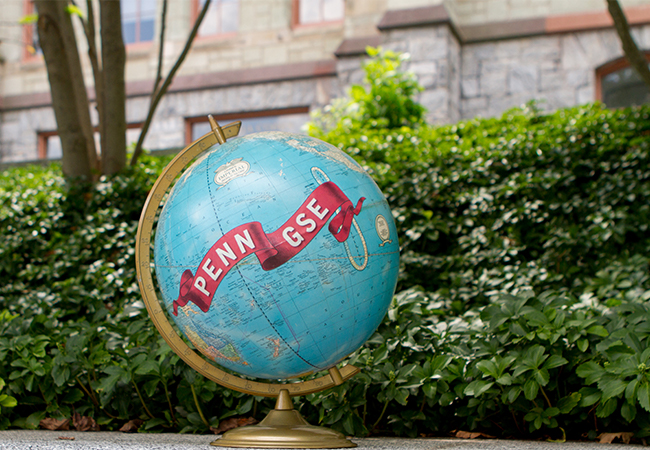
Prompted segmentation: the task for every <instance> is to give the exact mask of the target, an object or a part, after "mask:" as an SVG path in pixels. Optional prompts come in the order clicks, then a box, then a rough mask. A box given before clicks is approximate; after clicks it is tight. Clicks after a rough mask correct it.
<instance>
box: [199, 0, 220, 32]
mask: <svg viewBox="0 0 650 450" xmlns="http://www.w3.org/2000/svg"><path fill="white" fill-rule="evenodd" d="M204 4H205V0H201V4H200V5H199V10H198V11H197V15H198V13H200V12H201V8H203V5H204ZM218 32H219V10H218V8H217V2H210V6H209V7H208V10H207V12H206V13H205V17H204V18H203V22H201V26H200V27H199V36H209V35H211V34H217V33H218Z"/></svg>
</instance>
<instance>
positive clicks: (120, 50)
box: [100, 0, 126, 175]
mask: <svg viewBox="0 0 650 450" xmlns="http://www.w3.org/2000/svg"><path fill="white" fill-rule="evenodd" d="M100 26H101V30H100V34H101V41H102V85H103V94H104V98H103V101H102V104H103V108H104V111H103V118H104V124H103V131H104V133H105V137H104V139H103V145H104V147H102V173H104V174H107V175H110V174H114V173H117V172H119V171H120V170H122V169H123V168H124V166H125V165H126V112H125V111H126V88H125V82H124V66H125V63H126V51H125V48H124V42H123V40H122V17H121V12H120V2H119V1H115V0H101V1H100Z"/></svg>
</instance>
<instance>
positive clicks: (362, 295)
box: [154, 132, 399, 379]
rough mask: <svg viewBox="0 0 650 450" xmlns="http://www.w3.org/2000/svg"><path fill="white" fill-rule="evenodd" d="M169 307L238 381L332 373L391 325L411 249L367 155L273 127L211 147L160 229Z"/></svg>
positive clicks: (158, 263) (172, 199) (158, 254)
mask: <svg viewBox="0 0 650 450" xmlns="http://www.w3.org/2000/svg"><path fill="white" fill-rule="evenodd" d="M154 265H155V273H156V278H157V279H158V283H159V286H160V290H161V297H162V302H163V303H164V305H165V307H166V308H167V310H168V312H169V313H170V315H171V317H172V318H173V319H174V321H175V323H176V325H177V326H178V328H179V329H180V330H182V332H183V333H184V334H185V336H186V337H187V338H188V339H189V340H190V341H191V342H192V343H193V345H194V346H195V347H196V348H197V349H198V350H199V351H200V352H201V353H202V354H203V355H205V356H206V357H207V358H209V359H211V360H212V361H215V362H216V363H217V364H218V365H220V366H222V367H225V368H228V369H230V370H232V371H234V372H237V373H239V374H243V375H246V376H250V377H256V378H265V379H286V378H291V377H297V376H301V375H306V374H309V373H313V372H317V371H321V370H324V369H328V368H330V367H332V366H334V365H335V364H337V363H338V362H340V361H341V360H342V359H344V358H345V357H346V356H348V355H349V354H350V353H352V352H354V351H355V350H356V349H358V348H359V347H360V346H361V345H363V343H364V342H365V341H366V340H367V339H368V338H369V337H370V335H371V334H372V333H373V332H374V330H375V329H376V328H377V326H378V325H379V323H380V322H381V321H382V319H383V317H384V315H385V313H386V311H387V309H388V306H389V304H390V302H391V299H392V295H393V292H394V289H395V284H396V281H397V273H398V269H399V246H398V242H397V232H396V229H395V224H394V222H393V219H392V215H391V212H390V209H389V207H388V204H387V203H386V200H385V198H384V196H383V194H382V193H381V191H380V190H379V188H378V187H377V185H376V184H375V183H374V182H373V180H372V179H371V178H370V177H369V176H368V175H367V174H366V173H365V172H364V170H363V169H362V168H361V166H359V165H358V164H357V163H356V162H355V161H354V160H352V159H351V158H350V157H349V156H347V155H346V154H344V153H343V152H341V151H340V150H339V149H337V148H336V147H334V146H332V145H330V144H327V143H325V142H323V141H320V140H318V139H314V138H311V137H307V136H302V135H296V134H288V133H281V132H265V133H256V134H252V135H248V136H245V137H241V138H236V139H232V140H229V141H228V142H226V143H225V144H224V145H221V146H218V145H217V146H214V147H213V148H211V149H208V150H207V151H206V152H204V153H203V154H202V156H201V157H200V158H199V159H197V161H195V162H194V163H193V164H192V165H191V166H190V167H189V168H188V169H187V170H186V171H185V172H184V174H183V175H182V176H181V177H180V178H179V179H178V181H177V182H176V184H175V185H174V187H173V189H172V190H171V191H170V193H169V196H168V198H167V200H166V202H165V205H164V207H163V209H162V211H161V214H160V218H159V221H158V225H157V228H156V231H155V241H154Z"/></svg>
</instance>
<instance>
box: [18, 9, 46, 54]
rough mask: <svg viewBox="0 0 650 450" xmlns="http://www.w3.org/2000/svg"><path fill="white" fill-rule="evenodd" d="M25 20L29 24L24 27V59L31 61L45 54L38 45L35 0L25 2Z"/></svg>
mask: <svg viewBox="0 0 650 450" xmlns="http://www.w3.org/2000/svg"><path fill="white" fill-rule="evenodd" d="M23 13H24V18H25V19H26V20H27V23H25V25H23V43H24V47H23V49H24V50H23V59H25V60H29V59H32V58H34V57H37V56H41V55H42V54H43V50H41V46H40V45H39V43H38V30H37V29H36V22H35V21H34V20H33V18H34V17H35V14H36V7H35V6H34V1H33V0H25V3H24V7H23Z"/></svg>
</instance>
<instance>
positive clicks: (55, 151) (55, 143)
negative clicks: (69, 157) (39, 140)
mask: <svg viewBox="0 0 650 450" xmlns="http://www.w3.org/2000/svg"><path fill="white" fill-rule="evenodd" d="M61 156H63V152H62V150H61V138H59V136H50V137H49V138H47V159H61Z"/></svg>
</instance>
